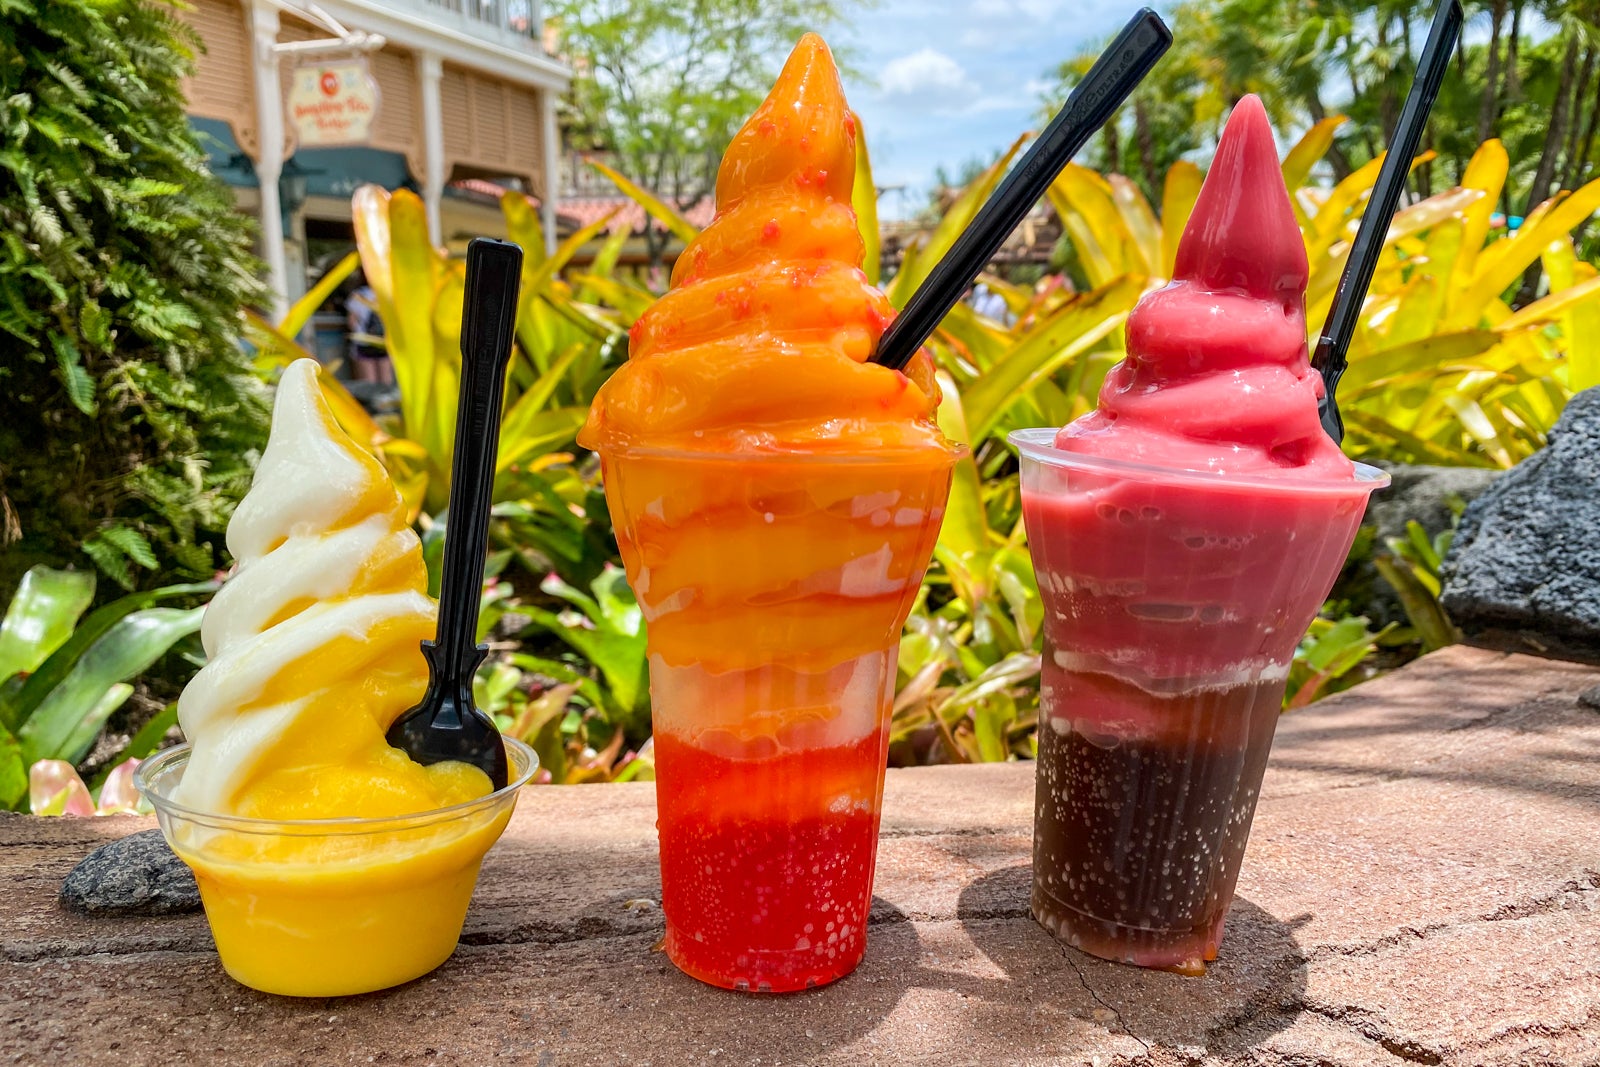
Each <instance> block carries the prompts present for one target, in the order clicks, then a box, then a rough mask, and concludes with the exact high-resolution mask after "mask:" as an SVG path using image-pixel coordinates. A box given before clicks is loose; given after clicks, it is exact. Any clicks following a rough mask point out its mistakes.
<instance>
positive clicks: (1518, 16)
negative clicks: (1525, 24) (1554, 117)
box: [1500, 0, 1522, 107]
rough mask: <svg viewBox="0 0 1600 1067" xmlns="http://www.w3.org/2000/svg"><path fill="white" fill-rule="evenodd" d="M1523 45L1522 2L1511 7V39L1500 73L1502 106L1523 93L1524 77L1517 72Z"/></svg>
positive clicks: (1519, 0) (1517, 1)
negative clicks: (1518, 51) (1518, 56)
mask: <svg viewBox="0 0 1600 1067" xmlns="http://www.w3.org/2000/svg"><path fill="white" fill-rule="evenodd" d="M1521 44H1522V0H1515V2H1514V3H1513V4H1512V5H1511V39H1510V40H1509V41H1507V42H1506V63H1505V67H1504V68H1503V69H1502V70H1501V71H1500V74H1501V77H1502V81H1501V83H1500V106H1501V107H1504V106H1505V104H1506V103H1507V101H1509V100H1511V99H1513V98H1514V97H1516V96H1518V95H1519V94H1521V92H1522V75H1521V74H1520V73H1519V72H1518V70H1517V50H1518V48H1519V47H1520V46H1521Z"/></svg>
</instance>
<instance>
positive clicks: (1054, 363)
mask: <svg viewBox="0 0 1600 1067" xmlns="http://www.w3.org/2000/svg"><path fill="white" fill-rule="evenodd" d="M1147 284H1148V282H1147V279H1145V278H1142V277H1135V276H1131V275H1124V276H1123V277H1121V278H1118V279H1117V280H1116V281H1114V282H1112V283H1111V284H1110V285H1105V286H1101V287H1100V288H1098V289H1096V290H1094V291H1093V292H1089V293H1084V294H1081V295H1080V296H1078V297H1077V298H1075V299H1073V300H1072V301H1069V302H1068V303H1067V304H1066V305H1064V306H1063V307H1061V308H1060V309H1059V310H1057V311H1056V312H1055V313H1054V314H1053V315H1051V316H1049V317H1048V318H1045V319H1043V320H1041V321H1040V322H1038V323H1036V324H1035V325H1034V326H1033V327H1032V328H1030V329H1029V330H1027V331H1026V332H1025V333H1024V334H1023V335H1022V336H1021V337H1019V338H1017V341H1016V344H1015V345H1014V346H1013V347H1012V349H1011V350H1010V351H1009V352H1007V353H1006V354H1005V355H1004V356H1003V357H1002V358H1001V359H1000V360H999V361H997V362H996V363H995V364H994V365H993V366H992V367H990V368H989V369H988V370H986V371H985V372H984V373H983V375H982V376H981V377H980V378H978V380H977V381H976V382H973V383H972V384H971V385H969V386H968V387H967V389H966V393H965V401H966V414H967V425H968V428H969V429H970V430H971V431H972V435H973V437H972V439H973V440H975V441H981V440H983V438H984V437H986V436H988V434H989V432H990V430H992V429H993V428H994V425H995V423H996V422H998V421H999V419H1000V416H1001V415H1002V414H1004V412H1005V410H1006V409H1007V408H1009V407H1010V406H1011V405H1012V404H1014V403H1016V401H1017V400H1018V399H1020V398H1021V397H1022V396H1023V395H1024V394H1026V393H1027V392H1028V390H1029V389H1030V388H1031V387H1032V385H1033V383H1035V382H1038V381H1042V380H1043V379H1045V378H1048V377H1050V376H1051V375H1052V374H1054V373H1055V372H1056V371H1057V370H1058V369H1060V368H1061V367H1062V366H1064V365H1065V364H1067V363H1068V362H1070V361H1071V360H1073V359H1074V358H1075V357H1077V356H1080V355H1082V354H1083V353H1085V352H1087V351H1088V350H1089V349H1090V348H1091V347H1093V346H1094V345H1095V344H1097V343H1098V342H1099V341H1101V340H1102V339H1103V338H1105V337H1106V336H1107V335H1108V334H1111V333H1112V332H1113V331H1116V330H1119V329H1120V328H1121V326H1122V324H1123V323H1124V322H1125V321H1126V320H1127V317H1128V313H1129V312H1130V311H1132V310H1133V305H1134V303H1135V302H1137V301H1138V299H1139V297H1140V296H1141V295H1143V294H1144V291H1145V289H1146V287H1147Z"/></svg>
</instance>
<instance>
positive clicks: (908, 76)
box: [878, 48, 977, 100]
mask: <svg viewBox="0 0 1600 1067" xmlns="http://www.w3.org/2000/svg"><path fill="white" fill-rule="evenodd" d="M878 80H879V84H881V85H882V86H883V91H884V92H885V93H887V94H888V95H890V96H931V97H933V98H935V99H940V100H948V99H950V98H951V97H954V96H957V95H960V94H962V93H969V92H973V91H974V90H975V89H976V88H977V87H976V85H975V84H974V83H973V81H972V79H971V78H970V77H968V76H967V72H966V70H965V69H964V68H963V67H962V66H961V64H960V63H957V62H956V61H955V60H953V59H951V58H950V57H949V56H947V55H945V54H944V53H943V52H940V51H939V50H937V49H934V48H924V49H922V50H920V51H917V52H912V53H911V54H910V55H905V56H900V57H899V58H898V59H891V60H890V61H889V62H888V63H887V64H886V65H885V66H884V68H883V73H882V74H881V75H880V76H879V79H878Z"/></svg>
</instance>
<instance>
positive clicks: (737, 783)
mask: <svg viewBox="0 0 1600 1067" xmlns="http://www.w3.org/2000/svg"><path fill="white" fill-rule="evenodd" d="M886 743H887V732H886V731H882V730H880V731H878V732H877V733H875V734H873V735H871V736H869V737H867V738H866V739H864V740H862V741H860V742H858V743H856V744H853V745H840V746H835V747H831V748H813V749H808V750H800V751H795V752H786V753H778V754H774V755H772V756H769V757H767V758H764V759H728V758H726V757H723V756H719V755H716V754H715V753H712V752H708V751H706V750H704V749H701V748H697V747H696V746H694V745H692V744H686V743H684V742H682V741H678V740H675V739H674V738H672V737H671V736H670V735H661V736H658V737H657V740H656V762H657V767H658V770H659V772H660V785H659V787H658V789H659V810H660V819H659V821H658V823H657V825H658V826H659V828H660V831H661V884H662V902H661V903H662V909H663V911H665V913H666V918H667V944H666V948H667V951H668V953H670V954H671V956H672V960H673V962H674V963H676V964H677V965H678V966H679V967H680V968H682V969H683V970H684V971H686V972H688V973H689V974H691V975H693V976H694V977H696V978H698V979H700V980H701V981H703V982H709V983H711V984H713V985H720V986H726V987H732V988H735V989H748V990H751V991H754V992H777V993H781V992H787V991H791V990H797V989H806V988H809V987H811V986H815V985H823V984H826V983H828V982H831V981H833V980H834V979H835V978H839V977H841V976H843V975H845V974H848V973H849V972H850V971H852V970H854V969H855V967H856V965H857V964H858V963H860V962H861V955H862V952H863V951H865V949H866V944H867V937H866V935H867V913H868V911H869V909H870V907H871V903H872V874H873V867H874V859H875V853H876V846H877V837H878V803H877V798H880V797H881V796H882V792H883V766H884V757H885V745H886ZM841 796H868V797H871V798H873V802H872V803H871V805H870V806H864V805H862V804H859V803H838V802H837V798H839V797H841ZM763 798H765V799H766V800H767V801H769V802H768V803H765V804H764V803H763ZM830 798H833V799H832V800H830Z"/></svg>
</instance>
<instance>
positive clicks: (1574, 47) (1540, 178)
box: [1522, 34, 1578, 217]
mask: <svg viewBox="0 0 1600 1067" xmlns="http://www.w3.org/2000/svg"><path fill="white" fill-rule="evenodd" d="M1577 66H1578V37H1577V35H1576V34H1569V35H1568V36H1567V50H1566V53H1565V54H1564V55H1563V56H1562V57H1561V74H1560V76H1559V77H1558V78H1557V79H1556V92H1555V99H1554V100H1552V101H1550V125H1549V126H1548V127H1546V129H1545V134H1544V151H1543V152H1541V153H1540V154H1539V165H1538V167H1537V168H1536V169H1535V170H1534V172H1533V182H1532V184H1530V185H1529V186H1528V201H1527V206H1526V208H1524V209H1523V212H1522V214H1523V216H1524V217H1526V216H1527V215H1528V213H1529V212H1531V211H1532V210H1533V209H1534V208H1536V207H1538V206H1539V205H1540V204H1541V203H1543V202H1544V198H1545V197H1546V196H1548V195H1550V179H1551V178H1553V177H1555V171H1556V157H1557V156H1558V155H1560V153H1561V142H1562V140H1563V139H1564V138H1565V137H1566V132H1567V103H1568V100H1569V97H1568V95H1567V86H1569V85H1571V84H1572V78H1573V74H1574V72H1575V71H1576V70H1577Z"/></svg>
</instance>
